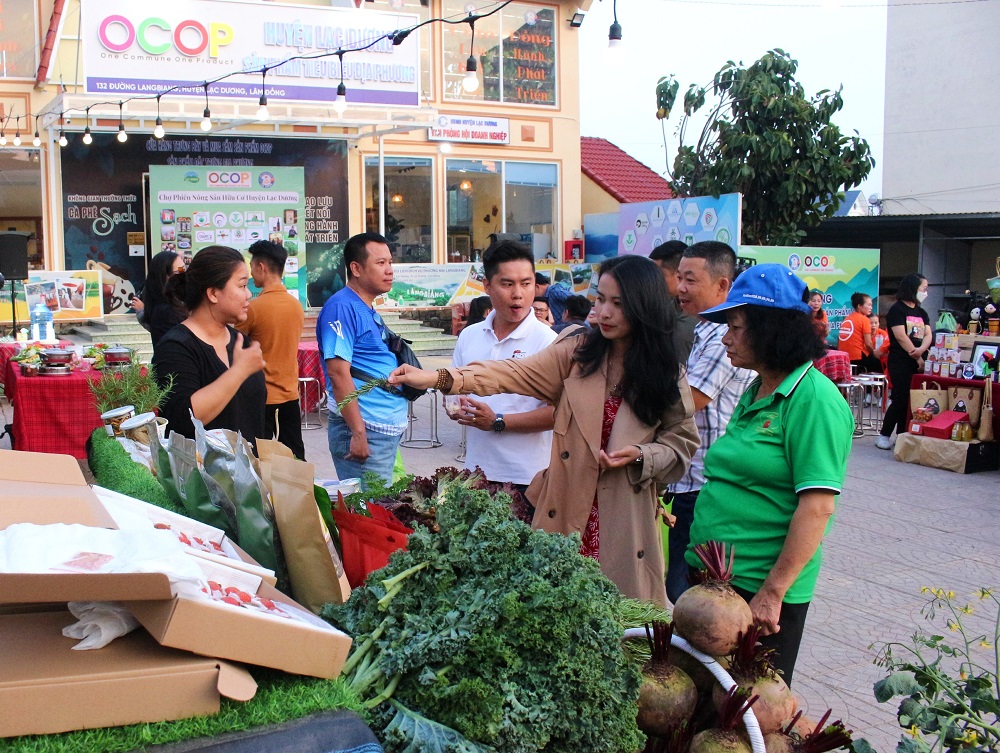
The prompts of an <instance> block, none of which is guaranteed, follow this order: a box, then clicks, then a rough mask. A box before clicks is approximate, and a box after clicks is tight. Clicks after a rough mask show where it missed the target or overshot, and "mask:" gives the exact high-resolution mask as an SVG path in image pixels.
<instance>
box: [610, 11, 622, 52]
mask: <svg viewBox="0 0 1000 753" xmlns="http://www.w3.org/2000/svg"><path fill="white" fill-rule="evenodd" d="M611 9H612V12H613V13H614V18H615V20H614V23H612V24H611V28H610V29H609V30H608V49H609V50H620V49H621V46H622V25H621V24H620V23H618V0H612V4H611Z"/></svg>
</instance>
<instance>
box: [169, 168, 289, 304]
mask: <svg viewBox="0 0 1000 753" xmlns="http://www.w3.org/2000/svg"><path fill="white" fill-rule="evenodd" d="M149 200H150V230H151V232H152V244H153V251H154V253H159V252H160V251H172V252H174V253H178V254H181V255H182V256H184V259H185V263H187V262H188V261H190V259H191V257H192V256H194V255H195V254H196V253H197V252H198V251H200V250H201V249H203V248H205V247H206V246H216V245H219V246H230V247H232V248H235V249H236V250H238V251H243V252H245V251H246V250H247V249H248V248H249V247H250V246H251V245H252V244H254V243H256V242H257V241H260V240H269V241H273V242H274V243H277V244H278V245H281V246H284V247H285V250H286V251H287V252H288V261H287V262H286V263H285V287H287V288H288V290H289V291H290V292H291V293H292V294H293V295H295V296H296V298H298V299H299V300H300V301H302V302H303V304H305V301H306V268H305V264H304V259H305V254H302V255H301V257H300V254H299V252H300V251H302V250H304V243H303V229H304V225H305V208H306V207H305V176H304V174H303V171H302V168H301V167H253V168H246V169H236V168H225V169H219V168H212V167H178V166H167V165H152V166H150V168H149ZM300 259H301V260H302V261H301V262H300Z"/></svg>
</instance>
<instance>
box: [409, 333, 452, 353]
mask: <svg viewBox="0 0 1000 753" xmlns="http://www.w3.org/2000/svg"><path fill="white" fill-rule="evenodd" d="M456 342H458V338H457V337H450V336H447V335H441V336H440V337H433V338H429V339H427V340H414V341H413V345H411V346H410V347H412V348H413V352H414V353H428V352H430V351H434V352H438V351H441V352H447V353H452V352H454V350H455V343H456Z"/></svg>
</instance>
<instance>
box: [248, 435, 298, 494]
mask: <svg viewBox="0 0 1000 753" xmlns="http://www.w3.org/2000/svg"><path fill="white" fill-rule="evenodd" d="M273 457H282V458H294V457H295V455H293V454H292V451H291V450H289V449H288V447H287V446H286V445H283V444H282V443H281V442H279V441H278V440H277V439H258V440H257V459H258V460H259V461H260V477H261V480H262V481H263V482H264V486H266V487H267V488H268V489H270V488H271V458H273Z"/></svg>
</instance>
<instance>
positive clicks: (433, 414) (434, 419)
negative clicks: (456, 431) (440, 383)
mask: <svg viewBox="0 0 1000 753" xmlns="http://www.w3.org/2000/svg"><path fill="white" fill-rule="evenodd" d="M437 394H438V393H437V390H435V389H430V390H427V395H428V397H429V398H430V401H429V402H430V422H429V424H428V429H429V432H428V435H427V436H426V437H414V436H413V422H414V421H416V420H417V417H416V416H414V415H413V406H414V405H415V403H416V402H417V401H413V402H410V403H409V405H408V406H407V408H406V431H405V432H404V433H403V439H402V440H400V442H399V444H400V446H401V447H407V448H409V449H414V450H430V449H433V448H435V447H440V446H441V440H440V439H438V401H437ZM422 400H423V398H421V401H422Z"/></svg>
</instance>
